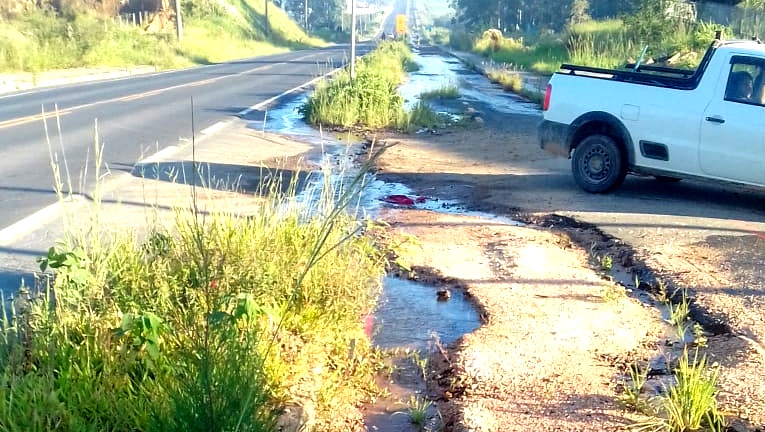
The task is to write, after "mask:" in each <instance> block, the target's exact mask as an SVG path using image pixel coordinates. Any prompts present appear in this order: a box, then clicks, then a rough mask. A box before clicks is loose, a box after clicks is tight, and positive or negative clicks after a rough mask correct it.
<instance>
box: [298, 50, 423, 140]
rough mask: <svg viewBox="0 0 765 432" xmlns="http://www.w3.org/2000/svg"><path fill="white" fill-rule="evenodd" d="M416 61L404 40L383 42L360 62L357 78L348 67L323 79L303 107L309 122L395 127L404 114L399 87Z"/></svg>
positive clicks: (325, 124)
mask: <svg viewBox="0 0 765 432" xmlns="http://www.w3.org/2000/svg"><path fill="white" fill-rule="evenodd" d="M413 65H416V64H415V63H413V62H412V60H411V52H410V51H409V49H408V48H407V46H406V45H405V44H404V43H402V42H384V43H381V44H380V45H379V46H378V47H377V48H376V49H375V50H374V51H373V52H372V53H370V54H369V55H367V56H365V57H364V58H362V59H361V60H359V61H358V62H357V64H356V78H355V79H353V80H351V77H350V73H349V72H348V71H347V70H345V71H343V72H341V73H339V74H338V75H337V76H336V77H335V78H334V79H332V80H330V81H322V82H321V83H320V84H319V85H318V86H317V88H316V91H315V92H314V93H313V95H311V97H310V99H309V100H308V102H306V103H305V104H304V105H303V106H302V107H301V113H302V114H303V116H304V118H305V119H306V121H307V122H308V123H310V124H314V125H324V126H340V127H345V128H347V127H352V126H362V125H363V126H366V127H370V128H381V127H388V126H394V125H396V124H397V123H398V120H399V119H400V118H401V117H402V115H403V102H404V101H403V98H402V97H401V96H400V95H399V94H398V86H399V84H401V82H402V81H403V80H404V78H405V76H406V72H407V70H411V69H412V68H413V67H414V66H413Z"/></svg>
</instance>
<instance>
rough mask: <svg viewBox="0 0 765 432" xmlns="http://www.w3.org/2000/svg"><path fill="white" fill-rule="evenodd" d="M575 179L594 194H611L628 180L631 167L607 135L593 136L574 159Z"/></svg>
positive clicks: (590, 136)
mask: <svg viewBox="0 0 765 432" xmlns="http://www.w3.org/2000/svg"><path fill="white" fill-rule="evenodd" d="M571 169H572V171H573V173H574V180H575V181H576V184H577V185H579V187H580V188H582V189H584V190H585V191H587V192H590V193H605V192H610V191H612V190H614V189H616V188H617V187H619V185H621V184H622V182H623V181H624V177H626V176H627V166H626V163H625V157H624V154H623V151H622V149H621V147H619V145H618V144H617V143H616V141H614V139H613V138H611V137H609V136H606V135H589V136H587V137H585V138H584V139H583V140H582V141H580V142H579V145H578V146H577V147H576V149H575V150H574V155H573V156H572V157H571Z"/></svg>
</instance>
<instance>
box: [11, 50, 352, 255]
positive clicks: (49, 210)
mask: <svg viewBox="0 0 765 432" xmlns="http://www.w3.org/2000/svg"><path fill="white" fill-rule="evenodd" d="M310 56H311V55H306V56H303V57H300V58H298V59H297V60H300V59H303V58H307V57H310ZM266 67H269V66H266ZM257 69H259V68H255V69H250V70H249V71H247V72H252V71H254V70H257ZM341 69H342V67H339V68H337V69H334V70H332V71H330V72H327V73H325V74H324V75H321V76H318V77H316V78H314V79H312V80H310V81H308V82H305V83H303V84H301V85H299V86H297V87H294V88H291V89H289V90H287V91H285V92H282V93H281V94H279V95H276V96H274V97H272V98H270V99H267V100H265V101H263V102H260V103H258V104H255V105H253V106H251V107H249V108H247V109H245V110H243V111H241V112H239V114H238V115H240V116H244V115H247V114H249V113H251V112H252V111H255V110H258V109H261V108H262V107H264V106H266V105H268V104H270V103H272V102H274V101H276V100H278V99H280V98H282V97H284V96H286V95H288V94H290V93H294V92H296V91H298V90H301V89H303V88H305V87H308V86H311V85H313V84H315V83H317V82H318V81H319V80H321V79H323V78H326V77H328V76H330V75H332V74H335V73H337V72H338V71H339V70H341ZM247 72H245V73H247ZM221 124H222V125H221ZM229 124H231V122H218V123H216V124H214V125H212V126H210V127H209V128H207V129H205V130H203V131H202V132H201V133H202V134H203V135H204V136H203V137H200V139H198V140H196V141H197V143H199V142H200V141H202V140H204V139H205V138H209V137H210V136H212V135H213V134H214V133H216V132H219V131H220V130H221V129H223V128H225V127H226V126H228V125H229ZM219 125H220V126H219ZM212 128H216V129H214V130H213V131H210V129H212ZM187 145H188V144H186V145H184V146H183V147H179V146H168V147H165V148H163V149H162V150H160V151H158V152H156V153H154V154H153V155H151V156H149V157H146V158H144V159H142V160H140V161H138V162H137V164H138V165H146V164H151V163H157V162H161V161H163V160H165V159H166V158H169V157H170V156H173V155H174V154H175V153H177V152H179V151H180V150H181V149H182V148H185V147H186V146H187ZM130 178H132V176H130V175H129V174H126V175H123V176H119V177H118V178H115V179H114V180H113V181H112V182H111V183H112V185H111V186H114V185H116V184H119V183H120V179H122V181H127V180H128V179H130ZM105 186H106V185H105ZM83 200H84V197H82V196H79V195H75V196H73V201H83ZM61 210H62V208H61V203H58V202H57V203H54V204H51V205H49V206H47V207H45V208H43V209H41V210H39V211H37V212H35V213H33V214H31V215H29V216H27V217H25V218H24V219H22V220H20V221H18V222H16V223H14V224H13V225H10V226H8V227H6V228H4V229H2V230H0V246H10V245H11V244H12V243H13V242H14V241H15V240H17V239H18V238H20V237H22V236H24V235H26V234H27V233H29V232H32V231H33V230H34V229H36V228H40V227H41V226H43V225H44V224H46V223H48V222H50V221H51V220H53V219H55V218H56V217H58V216H59V215H60V213H61Z"/></svg>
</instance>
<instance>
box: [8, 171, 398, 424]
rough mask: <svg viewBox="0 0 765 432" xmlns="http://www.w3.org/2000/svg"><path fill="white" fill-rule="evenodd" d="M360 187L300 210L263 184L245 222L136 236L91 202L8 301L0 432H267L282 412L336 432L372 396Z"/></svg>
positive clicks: (367, 245)
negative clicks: (33, 281) (36, 275)
mask: <svg viewBox="0 0 765 432" xmlns="http://www.w3.org/2000/svg"><path fill="white" fill-rule="evenodd" d="M56 172H58V171H56ZM59 178H60V177H59ZM358 182H360V180H359V179H354V181H353V182H351V183H350V184H347V185H345V186H346V187H345V188H344V189H343V191H339V190H329V185H324V188H319V189H317V190H316V196H317V200H316V201H314V200H308V203H306V202H304V201H300V202H299V201H298V199H297V198H296V189H295V185H294V184H291V185H290V186H289V187H283V185H281V184H278V183H270V184H263V185H261V186H262V191H261V192H262V195H263V196H264V197H266V198H264V200H263V202H262V205H261V206H260V208H259V209H258V210H257V211H254V212H252V213H250V214H247V215H241V214H238V213H237V211H236V210H235V207H234V206H233V203H232V205H231V206H230V207H228V206H225V205H220V204H219V206H220V207H215V208H213V209H206V211H204V212H200V211H196V206H197V201H196V199H195V201H194V206H193V207H192V208H178V209H176V210H175V217H174V218H173V219H172V220H170V221H168V220H164V221H160V219H159V218H158V220H157V222H155V223H153V224H151V223H150V224H148V225H147V226H146V229H147V231H146V232H144V233H143V234H139V233H135V232H129V231H120V230H113V229H112V228H110V227H108V226H102V223H101V222H100V215H99V207H100V202H99V200H98V196H100V194H99V193H98V191H97V192H96V193H95V195H94V196H95V197H96V201H95V207H96V210H95V211H94V213H93V214H92V215H91V216H90V218H88V217H87V215H83V214H82V213H78V214H77V215H74V214H68V215H67V217H66V218H65V220H64V223H65V226H66V227H67V231H66V232H67V235H66V237H65V238H63V239H62V241H61V242H59V243H57V244H56V245H55V246H53V247H51V248H50V250H49V251H48V253H47V254H46V255H45V256H44V257H42V258H41V259H40V260H39V262H40V264H41V268H42V269H43V270H47V271H52V272H53V275H54V276H55V277H54V278H52V281H51V283H50V284H47V285H44V286H43V287H42V289H39V290H36V289H22V291H21V295H20V296H19V297H18V298H17V299H15V300H14V301H13V302H12V304H11V306H8V305H9V303H4V305H6V306H5V307H4V315H3V317H4V318H3V322H2V333H1V334H0V365H2V366H1V369H0V424H1V425H2V430H4V431H9V432H11V431H25V432H28V431H81V430H111V431H134V430H143V431H205V432H215V431H221V432H222V431H255V432H257V431H263V432H266V431H273V430H275V423H276V421H277V417H278V416H279V414H280V413H281V412H282V408H283V407H285V406H292V407H293V410H295V409H296V408H295V407H296V406H297V407H298V408H297V409H299V411H298V413H302V416H300V414H298V417H300V418H298V419H295V421H296V422H299V424H298V423H296V424H294V425H293V426H290V427H298V426H300V425H307V427H314V428H317V430H326V431H341V430H346V428H347V425H345V424H336V422H337V421H338V419H343V418H344V415H341V414H345V412H344V411H347V410H348V409H349V408H348V407H349V406H353V404H354V403H355V402H357V401H360V400H362V399H364V398H366V397H367V396H368V395H369V394H370V392H372V391H375V390H374V389H375V387H374V384H373V382H372V376H373V372H374V369H375V368H376V367H377V366H376V365H377V364H378V362H377V359H376V354H375V353H374V352H373V350H372V349H371V347H370V344H369V341H368V338H367V337H366V336H365V334H364V328H363V322H362V321H363V317H364V316H365V315H366V314H368V313H369V312H370V310H371V309H372V307H373V305H374V304H375V302H376V299H377V296H378V293H379V287H380V280H381V277H382V274H383V269H384V259H383V257H382V255H381V253H379V252H378V251H377V249H376V248H375V247H374V246H373V244H372V242H371V240H369V239H368V238H367V237H366V236H363V235H361V230H362V228H363V227H364V225H363V223H362V222H359V221H358V220H357V219H356V218H355V217H354V215H353V214H351V213H350V212H349V211H348V209H349V208H350V207H351V206H350V204H351V202H352V201H353V200H354V197H356V196H357V195H356V194H357V192H358V190H359V184H358ZM59 185H60V186H59V190H62V189H63V187H62V186H61V182H60V181H59ZM285 189H286V190H288V192H286V193H285V192H281V191H282V190H285ZM59 195H60V198H61V199H62V200H67V199H69V197H68V196H66V195H64V194H63V193H60V194H59ZM195 196H196V195H195ZM200 196H201V195H200ZM86 221H88V222H89V223H86ZM104 225H105V224H104ZM349 404H350V405H349Z"/></svg>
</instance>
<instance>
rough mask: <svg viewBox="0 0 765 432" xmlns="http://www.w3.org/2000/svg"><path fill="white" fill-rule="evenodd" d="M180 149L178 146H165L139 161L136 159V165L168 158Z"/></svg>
mask: <svg viewBox="0 0 765 432" xmlns="http://www.w3.org/2000/svg"><path fill="white" fill-rule="evenodd" d="M180 149H181V148H180V147H178V146H168V147H165V148H163V149H162V150H160V151H158V152H156V153H154V154H153V155H151V156H149V157H147V158H144V159H141V160H140V161H138V163H137V165H146V164H151V163H157V162H161V161H162V160H164V159H165V158H168V157H170V156H172V155H174V154H175V153H177V152H178V151H179V150H180Z"/></svg>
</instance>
